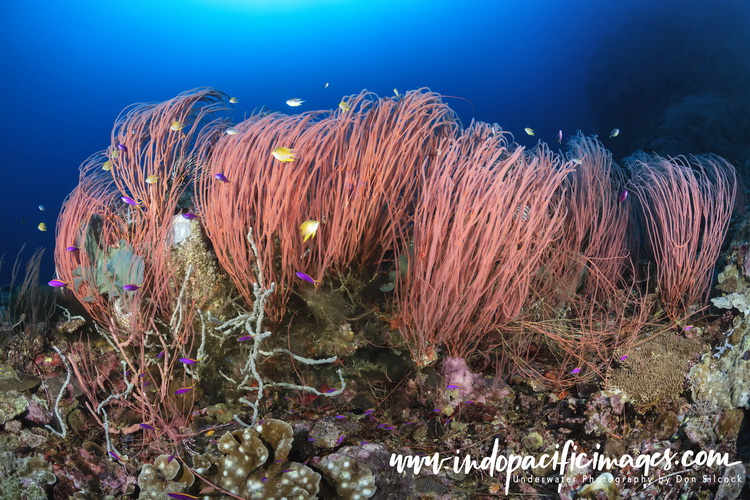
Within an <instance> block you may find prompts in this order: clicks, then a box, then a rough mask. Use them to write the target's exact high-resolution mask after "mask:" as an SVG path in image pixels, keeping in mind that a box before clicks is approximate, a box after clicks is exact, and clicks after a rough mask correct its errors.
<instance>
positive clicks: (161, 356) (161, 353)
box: [156, 351, 164, 358]
mask: <svg viewBox="0 0 750 500" xmlns="http://www.w3.org/2000/svg"><path fill="white" fill-rule="evenodd" d="M156 357H157V358H163V357H164V351H161V352H160V353H159V354H157V355H156Z"/></svg>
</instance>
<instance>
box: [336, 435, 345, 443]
mask: <svg viewBox="0 0 750 500" xmlns="http://www.w3.org/2000/svg"><path fill="white" fill-rule="evenodd" d="M345 438H346V434H342V435H340V436H339V438H338V439H337V440H336V444H337V445H339V444H341V443H342V442H343V441H344V439H345Z"/></svg>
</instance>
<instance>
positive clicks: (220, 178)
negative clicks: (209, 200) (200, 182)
mask: <svg viewBox="0 0 750 500" xmlns="http://www.w3.org/2000/svg"><path fill="white" fill-rule="evenodd" d="M214 177H215V178H216V179H218V180H220V181H221V182H229V179H227V178H226V176H225V175H224V174H214Z"/></svg>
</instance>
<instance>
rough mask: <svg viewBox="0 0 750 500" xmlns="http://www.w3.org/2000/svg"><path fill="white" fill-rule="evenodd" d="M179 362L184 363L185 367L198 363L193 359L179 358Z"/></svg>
mask: <svg viewBox="0 0 750 500" xmlns="http://www.w3.org/2000/svg"><path fill="white" fill-rule="evenodd" d="M179 361H180V362H181V363H185V364H186V365H194V364H195V363H197V362H198V360H197V359H194V358H180V359H179Z"/></svg>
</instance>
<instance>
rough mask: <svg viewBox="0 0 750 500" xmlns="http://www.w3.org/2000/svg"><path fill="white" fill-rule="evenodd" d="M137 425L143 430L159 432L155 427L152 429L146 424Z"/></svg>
mask: <svg viewBox="0 0 750 500" xmlns="http://www.w3.org/2000/svg"><path fill="white" fill-rule="evenodd" d="M138 425H140V426H141V427H143V428H144V429H151V430H152V431H158V430H159V429H157V428H156V427H154V426H153V425H148V424H138Z"/></svg>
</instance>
